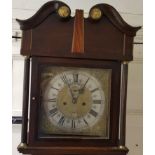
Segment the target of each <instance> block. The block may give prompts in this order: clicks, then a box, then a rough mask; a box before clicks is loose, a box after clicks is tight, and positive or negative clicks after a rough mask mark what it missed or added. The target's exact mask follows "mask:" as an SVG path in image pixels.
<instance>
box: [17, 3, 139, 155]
mask: <svg viewBox="0 0 155 155" xmlns="http://www.w3.org/2000/svg"><path fill="white" fill-rule="evenodd" d="M62 6H66V7H67V8H68V9H69V10H68V11H69V13H70V12H71V10H70V8H69V7H68V6H67V5H66V4H65V3H63V2H60V1H50V2H48V3H46V4H44V5H43V6H42V7H41V8H40V9H39V11H38V12H37V13H36V14H35V15H34V16H32V17H31V18H29V19H27V20H18V19H17V21H18V22H19V24H20V28H21V30H22V32H23V35H22V44H21V55H23V56H26V59H25V75H24V77H25V78H24V93H23V116H22V117H23V120H22V135H21V144H20V145H19V146H18V151H19V152H21V153H24V154H32V155H86V154H87V155H101V154H103V155H126V154H127V152H128V149H127V147H125V123H126V122H125V120H126V119H125V117H126V91H127V69H128V63H127V62H128V61H132V59H133V39H134V36H135V35H136V32H137V31H138V30H139V29H140V27H132V26H130V25H128V24H127V23H126V22H125V21H124V20H123V19H122V18H121V16H120V15H119V13H118V12H117V11H116V10H115V9H114V8H113V7H112V6H110V5H108V4H97V5H95V6H93V7H92V8H91V9H90V12H91V11H92V10H93V9H94V8H97V9H99V10H100V11H101V13H102V14H101V17H100V19H99V20H95V19H92V18H91V16H90V15H89V17H88V18H84V17H83V16H81V19H82V20H81V21H83V23H81V21H78V20H77V19H76V18H78V17H77V15H75V17H71V16H70V15H69V16H67V18H62V17H60V15H58V9H59V8H60V7H62ZM80 11H81V10H80ZM82 24H83V25H82ZM78 28H79V29H80V30H79V31H80V32H79V31H78ZM81 29H83V30H82V31H81ZM76 32H77V33H76ZM78 32H79V33H78ZM75 33H76V35H77V37H75V36H74V34H75ZM81 34H82V35H81ZM81 40H82V41H81ZM77 42H79V44H80V45H79V46H75V48H73V46H74V45H76V44H77ZM80 47H82V48H80ZM45 64H50V65H55V66H66V67H67V66H68V67H69V66H72V67H86V68H87V67H91V68H104V69H106V68H108V69H112V86H111V101H110V133H109V138H108V139H77V138H71V139H65V138H61V139H60V138H59V139H57V138H48V139H44V138H38V137H37V131H38V130H37V122H38V112H37V111H38V103H39V102H40V100H39V95H38V94H39V86H38V85H39V78H38V77H39V76H38V75H39V73H40V66H41V65H45Z"/></svg>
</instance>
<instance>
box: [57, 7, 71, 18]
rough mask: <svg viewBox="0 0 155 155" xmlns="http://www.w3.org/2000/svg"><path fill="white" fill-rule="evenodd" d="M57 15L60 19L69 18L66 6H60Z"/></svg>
mask: <svg viewBox="0 0 155 155" xmlns="http://www.w3.org/2000/svg"><path fill="white" fill-rule="evenodd" d="M58 14H59V16H60V17H62V18H67V17H69V16H70V9H69V8H68V7H67V6H61V7H59V8H58Z"/></svg>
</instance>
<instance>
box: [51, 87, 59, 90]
mask: <svg viewBox="0 0 155 155" xmlns="http://www.w3.org/2000/svg"><path fill="white" fill-rule="evenodd" d="M51 88H52V89H55V90H58V91H59V89H58V88H55V87H51Z"/></svg>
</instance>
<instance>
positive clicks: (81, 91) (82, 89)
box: [79, 78, 89, 94]
mask: <svg viewBox="0 0 155 155" xmlns="http://www.w3.org/2000/svg"><path fill="white" fill-rule="evenodd" d="M88 81H89V78H88V79H87V80H86V82H85V83H84V85H83V87H82V88H81V89H79V94H82V93H83V91H84V88H85V86H86V84H87V82H88Z"/></svg>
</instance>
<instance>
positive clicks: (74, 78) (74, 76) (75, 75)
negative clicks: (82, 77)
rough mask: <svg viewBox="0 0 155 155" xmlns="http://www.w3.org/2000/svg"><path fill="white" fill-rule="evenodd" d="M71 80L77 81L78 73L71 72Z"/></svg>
mask: <svg viewBox="0 0 155 155" xmlns="http://www.w3.org/2000/svg"><path fill="white" fill-rule="evenodd" d="M73 80H74V82H75V83H77V82H78V74H77V73H74V74H73Z"/></svg>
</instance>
